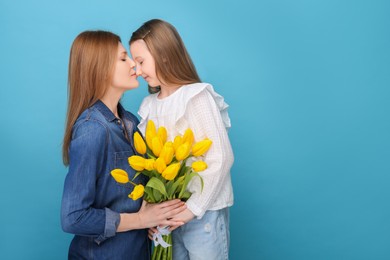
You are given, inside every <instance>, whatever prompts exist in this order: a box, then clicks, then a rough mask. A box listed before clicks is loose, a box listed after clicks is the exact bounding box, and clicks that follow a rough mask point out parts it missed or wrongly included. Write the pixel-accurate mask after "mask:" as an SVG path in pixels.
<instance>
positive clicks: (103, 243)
mask: <svg viewBox="0 0 390 260" xmlns="http://www.w3.org/2000/svg"><path fill="white" fill-rule="evenodd" d="M118 113H119V116H120V119H119V118H116V117H115V115H114V114H113V113H112V112H111V111H110V110H109V109H108V108H107V107H106V105H105V104H104V103H103V102H101V101H97V102H96V103H95V104H94V105H93V106H91V107H90V108H88V109H87V110H85V111H84V112H83V113H82V114H81V115H80V117H79V118H78V119H77V121H76V123H75V124H74V126H73V129H72V140H71V143H70V146H69V161H70V164H69V172H68V174H67V176H66V179H65V185H64V192H63V197H62V207H61V224H62V228H63V230H64V231H65V232H69V233H72V234H75V237H74V238H73V240H72V243H71V245H70V248H69V259H137V260H138V259H149V258H150V257H149V256H150V252H149V251H150V247H149V244H150V242H149V240H148V238H147V230H145V229H142V230H132V231H129V232H123V233H116V229H117V226H118V224H119V221H120V216H119V213H124V212H126V213H132V212H137V211H138V210H139V208H140V206H141V202H142V200H141V199H139V200H137V201H133V200H131V199H129V198H128V196H127V195H128V194H129V193H130V192H131V191H132V188H133V186H131V185H130V184H126V185H124V184H118V183H117V182H116V181H115V180H114V179H113V178H112V176H111V174H110V172H111V170H113V169H115V168H120V169H124V170H125V171H126V172H127V173H128V174H129V177H130V179H132V178H133V177H134V174H135V172H134V170H133V169H131V168H130V166H129V164H128V157H129V156H131V155H134V154H135V153H136V152H135V150H134V148H133V143H132V137H133V133H134V131H137V128H136V127H137V124H138V119H137V118H136V117H135V116H134V115H132V114H131V113H129V112H127V111H125V110H124V109H123V107H122V106H121V105H120V104H119V105H118ZM121 120H123V123H124V126H125V128H123V126H122V122H121ZM125 134H127V136H128V139H127V138H126V137H125ZM146 181H147V179H146V178H145V177H144V176H143V175H140V176H139V177H137V178H136V179H135V182H137V183H143V184H145V183H146Z"/></svg>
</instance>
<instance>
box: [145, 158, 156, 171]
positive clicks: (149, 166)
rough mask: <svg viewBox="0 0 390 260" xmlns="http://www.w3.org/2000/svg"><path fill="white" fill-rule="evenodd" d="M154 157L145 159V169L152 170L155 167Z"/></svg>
mask: <svg viewBox="0 0 390 260" xmlns="http://www.w3.org/2000/svg"><path fill="white" fill-rule="evenodd" d="M154 162H155V160H154V159H145V170H147V171H151V170H153V169H154Z"/></svg>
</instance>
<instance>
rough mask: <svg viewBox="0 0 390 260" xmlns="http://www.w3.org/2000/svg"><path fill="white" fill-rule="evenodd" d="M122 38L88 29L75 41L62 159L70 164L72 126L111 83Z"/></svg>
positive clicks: (70, 64) (69, 76)
mask: <svg viewBox="0 0 390 260" xmlns="http://www.w3.org/2000/svg"><path fill="white" fill-rule="evenodd" d="M120 42H121V40H120V37H119V36H118V35H115V34H113V33H111V32H106V31H85V32H82V33H80V34H79V35H78V36H77V37H76V39H75V40H74V42H73V44H72V48H71V51H70V57H69V71H68V110H67V116H66V125H65V135H64V141H63V146H62V158H63V162H64V164H65V165H69V154H68V150H69V145H70V141H71V139H72V127H73V125H74V124H75V122H76V120H77V118H78V117H79V116H80V114H81V113H82V112H83V111H84V110H85V109H87V108H88V107H90V106H91V105H93V104H94V103H95V102H96V101H97V100H98V99H100V98H102V97H103V96H104V94H105V93H106V91H107V89H108V87H109V86H110V84H111V81H112V77H113V72H114V69H115V61H116V58H117V51H118V43H120Z"/></svg>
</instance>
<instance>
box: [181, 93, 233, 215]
mask: <svg viewBox="0 0 390 260" xmlns="http://www.w3.org/2000/svg"><path fill="white" fill-rule="evenodd" d="M186 120H188V122H189V124H190V127H191V128H192V130H193V131H194V133H195V135H196V137H197V138H198V141H199V140H202V139H204V138H206V137H207V138H209V139H210V140H211V141H212V142H213V144H212V145H211V148H210V150H209V151H208V152H207V153H206V156H205V158H204V161H205V162H206V163H207V164H208V168H207V169H206V170H205V171H203V172H200V173H199V174H200V175H201V176H202V178H203V181H204V187H203V191H202V192H201V191H200V182H199V181H194V182H193V185H192V187H190V191H191V192H192V195H191V197H190V198H189V199H188V201H187V208H188V209H187V210H186V211H188V210H189V211H191V212H192V213H193V214H194V215H195V216H197V217H198V218H201V217H202V216H203V214H204V213H205V212H206V210H207V209H209V207H210V206H211V204H212V203H213V202H214V201H215V200H216V198H217V197H218V196H229V194H227V193H224V192H223V191H224V189H226V188H227V187H222V185H223V183H225V182H224V180H225V178H226V177H228V175H229V174H230V168H231V167H232V165H233V160H234V156H233V151H232V148H231V145H230V141H229V137H228V134H227V131H226V128H225V125H224V122H223V120H222V117H221V113H220V110H219V108H218V107H217V104H216V103H215V101H214V98H213V97H212V96H211V94H210V93H209V92H208V91H207V90H206V89H205V90H203V91H201V92H200V93H199V94H197V95H196V96H195V97H193V98H192V99H191V100H190V103H189V104H188V106H187V110H186ZM195 180H196V179H195ZM222 200H228V198H226V199H222ZM186 211H185V212H186ZM185 212H183V213H182V215H184V216H185V217H186V218H189V217H190V214H185ZM187 213H188V212H187Z"/></svg>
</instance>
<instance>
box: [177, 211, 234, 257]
mask: <svg viewBox="0 0 390 260" xmlns="http://www.w3.org/2000/svg"><path fill="white" fill-rule="evenodd" d="M172 241H173V260H188V259H191V260H226V259H229V241H230V233H229V208H223V209H220V210H208V211H206V213H205V214H204V215H203V217H202V218H201V219H196V218H195V219H193V220H191V221H190V222H188V223H187V224H185V225H184V226H181V227H179V228H177V229H176V230H174V231H173V232H172Z"/></svg>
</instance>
